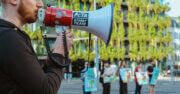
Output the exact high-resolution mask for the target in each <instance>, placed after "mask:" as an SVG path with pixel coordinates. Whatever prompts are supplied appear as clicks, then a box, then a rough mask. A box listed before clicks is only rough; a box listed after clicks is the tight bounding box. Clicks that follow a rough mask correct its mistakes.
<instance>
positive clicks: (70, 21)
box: [38, 3, 114, 45]
mask: <svg viewBox="0 0 180 94" xmlns="http://www.w3.org/2000/svg"><path fill="white" fill-rule="evenodd" d="M113 11H114V8H113V3H110V4H109V5H108V6H106V7H104V8H101V9H98V10H95V11H87V12H81V11H72V10H67V9H59V8H53V7H48V8H47V9H46V11H45V10H44V9H39V11H38V20H39V23H40V24H42V23H44V24H45V26H49V27H55V26H57V25H58V26H69V28H73V29H79V30H84V31H87V32H89V33H92V34H94V35H96V36H98V37H99V38H100V39H101V40H103V41H104V42H105V43H106V44H107V45H108V44H109V41H110V38H111V32H112V27H113Z"/></svg>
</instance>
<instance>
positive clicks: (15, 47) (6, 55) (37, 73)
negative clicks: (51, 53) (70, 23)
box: [0, 32, 62, 94]
mask: <svg viewBox="0 0 180 94" xmlns="http://www.w3.org/2000/svg"><path fill="white" fill-rule="evenodd" d="M3 36H4V37H5V38H4V39H3V38H1V39H0V41H4V42H1V43H2V44H1V45H3V47H1V48H2V49H0V52H1V53H0V60H1V61H2V62H1V63H0V64H1V65H0V68H2V70H3V71H4V72H5V73H6V74H7V75H8V76H9V77H10V78H11V79H12V80H14V81H15V82H16V83H17V84H18V85H19V86H20V87H21V88H22V89H23V91H24V92H25V94H57V91H58V89H59V87H60V84H61V77H62V69H59V68H57V67H56V66H54V65H51V66H49V67H47V69H46V71H45V72H44V71H43V69H42V68H41V67H40V65H39V62H38V60H37V57H36V55H35V54H34V53H33V52H32V50H30V48H29V46H28V45H27V43H26V41H25V40H24V39H23V38H22V36H20V35H18V34H17V33H16V32H10V33H7V34H5V35H3ZM61 59H62V58H61Z"/></svg>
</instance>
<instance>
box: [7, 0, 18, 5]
mask: <svg viewBox="0 0 180 94" xmlns="http://www.w3.org/2000/svg"><path fill="white" fill-rule="evenodd" d="M9 3H10V4H12V5H18V3H19V0H9Z"/></svg>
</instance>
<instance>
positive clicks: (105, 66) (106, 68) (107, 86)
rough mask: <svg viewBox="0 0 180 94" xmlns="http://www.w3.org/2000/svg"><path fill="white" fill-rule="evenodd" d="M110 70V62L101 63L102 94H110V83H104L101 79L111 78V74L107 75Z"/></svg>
mask: <svg viewBox="0 0 180 94" xmlns="http://www.w3.org/2000/svg"><path fill="white" fill-rule="evenodd" d="M109 70H110V62H109V61H103V68H102V70H101V77H100V82H101V83H102V85H103V93H102V94H110V91H111V83H104V81H103V77H104V76H112V75H113V74H111V73H109Z"/></svg>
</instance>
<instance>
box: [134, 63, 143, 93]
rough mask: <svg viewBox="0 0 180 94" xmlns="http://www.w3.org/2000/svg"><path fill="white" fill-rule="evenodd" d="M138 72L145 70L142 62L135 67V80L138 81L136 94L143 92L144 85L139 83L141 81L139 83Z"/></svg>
mask: <svg viewBox="0 0 180 94" xmlns="http://www.w3.org/2000/svg"><path fill="white" fill-rule="evenodd" d="M136 72H143V70H142V63H141V62H139V63H138V65H137V67H136V68H135V71H134V75H135V79H134V81H135V83H136V90H135V94H141V88H142V85H139V83H138V80H137V77H136Z"/></svg>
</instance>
